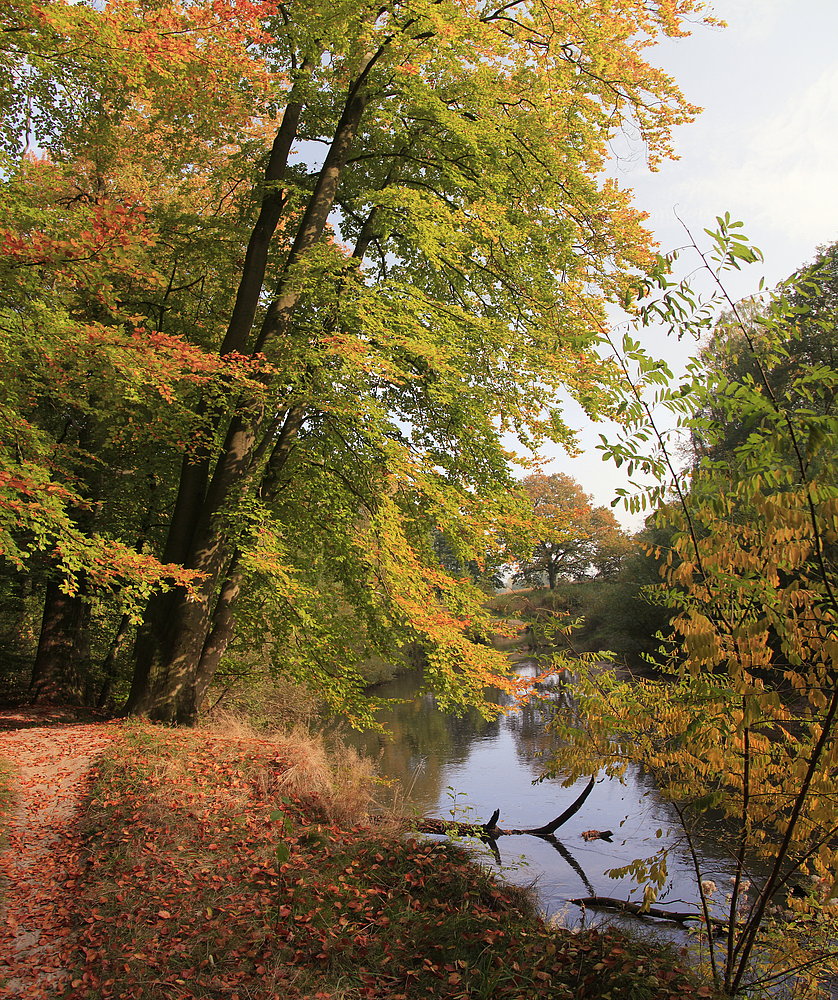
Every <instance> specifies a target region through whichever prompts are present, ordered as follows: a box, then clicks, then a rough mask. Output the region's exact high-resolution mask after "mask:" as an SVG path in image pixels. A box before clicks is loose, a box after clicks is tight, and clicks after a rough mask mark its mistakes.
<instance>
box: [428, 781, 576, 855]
mask: <svg viewBox="0 0 838 1000" xmlns="http://www.w3.org/2000/svg"><path fill="white" fill-rule="evenodd" d="M593 787H594V779H593V778H591V780H590V781H589V782H588V784H587V785H585V787H584V789H583V790H582V793H581V795H579V796H578V797H577V798H576V799H575V800H574V801H573V802H572V803H571V804H570V805H569V806H568V807H567V809H565V811H564V812H563V813H562V814H561V815H560V816H557V817H556V818H555V819H554V820H553V821H552V822H550V823H546V824H545V825H544V826H538V827H534V828H532V829H527V830H503V829H501V827H499V826H498V818H499V817H500V809H495V811H494V812H493V813H492V815H491V818H490V819H489V821H488V823H462V822H460V821H459V820H453V819H421V820H419V822H418V823H417V824H416V829H417V830H418V831H419V832H420V833H437V834H447V835H449V836H455V837H478V838H480V840H497V838H498V837H510V836H515V835H519V834H525V833H526V834H529V835H530V836H531V837H542V838H550V837H552V836H553V834H554V833H555V832H556V830H558V829H559V827H560V826H562V825H563V824H565V823H566V822H567V821H568V820H569V819H570V818H571V816H575V815H576V813H577V812H579V810H580V809H581V808H582V806H583V804H584V802H585V799H587V797H588V796H589V795H590V794H591V792H592V791H593Z"/></svg>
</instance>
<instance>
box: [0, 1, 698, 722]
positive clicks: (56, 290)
mask: <svg viewBox="0 0 838 1000" xmlns="http://www.w3.org/2000/svg"><path fill="white" fill-rule="evenodd" d="M97 6H98V5H91V6H87V5H85V4H73V3H64V2H60V0H53V2H49V3H40V4H37V5H36V4H34V3H32V2H30V0H15V2H14V3H13V4H11V5H7V8H6V9H5V10H4V13H3V15H2V17H3V19H4V32H3V35H2V45H3V46H4V49H5V54H6V56H7V65H8V66H9V67H10V68H9V69H8V71H7V81H6V82H8V84H9V89H8V91H7V93H8V94H10V95H11V99H10V100H8V101H6V102H4V105H3V107H4V109H5V110H6V111H7V112H8V114H7V118H6V121H5V122H4V130H5V131H4V133H3V135H4V140H5V148H6V149H7V151H8V159H7V161H6V164H5V166H4V171H3V175H2V183H3V185H4V186H5V187H6V189H7V191H9V192H12V193H13V195H14V198H13V199H11V201H10V204H11V205H12V211H11V212H10V214H9V215H8V216H7V217H6V218H4V220H3V227H4V239H5V242H4V248H5V253H6V261H7V269H6V271H5V272H4V280H5V284H4V293H3V294H4V296H5V298H4V307H5V309H6V313H5V315H6V316H7V317H8V318H9V319H8V322H7V323H6V332H7V333H8V334H9V337H10V344H11V346H10V347H9V348H8V351H9V352H10V356H12V357H13V358H15V359H16V367H15V368H14V371H15V372H16V376H17V379H18V382H17V384H18V385H19V386H20V388H19V391H18V396H17V405H16V406H13V407H12V408H11V409H10V411H9V412H8V413H7V414H5V415H4V419H7V420H8V421H10V422H11V423H12V424H13V425H15V426H16V427H17V440H18V445H17V450H15V446H12V448H11V449H10V450H9V451H8V452H7V454H6V456H5V461H7V463H8V465H7V470H8V471H7V473H6V475H7V478H6V479H5V480H4V484H5V486H6V488H7V489H8V490H9V491H10V493H9V497H8V502H7V506H6V508H5V509H6V510H7V511H9V512H10V515H9V516H10V522H9V528H8V534H7V540H6V551H7V553H9V554H10V555H11V558H12V559H13V560H16V562H17V564H18V565H19V566H20V567H22V568H23V569H25V568H26V567H28V568H29V570H30V571H31V570H32V568H33V567H36V568H37V570H38V572H39V573H41V574H42V575H43V577H44V579H45V580H46V581H47V583H46V585H45V586H46V605H45V613H44V636H45V641H44V642H43V643H42V651H43V656H42V657H41V658H40V659H41V662H40V666H39V668H38V670H36V674H37V675H39V676H41V677H50V676H53V677H55V676H56V675H57V673H60V670H59V664H58V661H59V660H61V661H62V662H65V661H66V655H67V653H68V650H75V652H76V653H78V650H79V643H80V642H81V641H82V639H81V638H80V633H82V632H84V627H83V623H82V627H81V628H79V627H77V624H74V623H76V622H78V621H79V620H80V619H79V616H78V615H76V616H75V617H73V616H72V615H70V616H67V615H65V614H63V613H59V612H61V607H60V606H61V605H62V603H63V602H66V599H67V598H68V597H70V598H73V599H74V600H77V601H79V602H80V603H81V604H82V605H84V606H85V607H86V608H87V609H88V611H89V610H90V609H93V610H94V612H95V613H99V614H100V618H101V620H102V621H105V620H106V618H107V614H104V612H101V608H102V607H105V608H106V609H108V608H109V609H111V611H110V612H109V613H110V614H111V626H110V627H111V631H112V635H111V638H110V640H108V642H109V643H111V644H112V643H113V642H115V641H117V638H118V637H119V635H125V634H126V628H129V627H130V622H131V620H132V619H136V618H137V617H141V619H142V621H141V624H140V628H139V633H138V636H137V641H136V647H135V654H134V673H133V682H132V687H131V693H130V697H129V700H128V709H129V711H131V712H137V713H144V714H148V715H151V716H152V717H153V718H157V719H161V720H177V721H180V722H187V723H188V722H192V721H194V719H195V717H196V714H197V712H198V710H199V707H200V705H201V702H202V700H203V698H204V695H205V692H206V690H207V686H208V684H209V683H210V681H211V679H212V677H213V675H214V673H215V671H216V669H217V667H218V665H219V662H220V660H221V657H223V656H224V655H225V653H226V651H227V649H228V647H229V645H230V643H231V641H232V639H233V637H234V634H235V629H236V627H237V625H236V622H238V627H239V628H240V629H242V628H244V629H245V630H247V629H250V631H251V632H252V633H253V634H254V635H256V636H258V640H259V642H270V643H273V644H274V649H275V650H277V651H278V652H276V656H277V657H278V663H279V666H281V667H286V668H287V669H290V670H292V671H296V672H298V673H300V674H302V675H304V676H305V677H306V678H307V679H309V680H310V681H312V682H317V683H319V684H320V685H321V687H322V689H323V690H324V692H326V693H330V695H331V696H332V697H334V698H339V699H341V700H342V701H343V702H346V701H347V700H349V701H351V700H352V696H353V694H354V693H355V692H357V689H358V687H359V685H360V681H359V679H358V677H357V674H354V673H353V669H352V658H353V657H355V658H357V656H358V653H359V645H360V646H365V645H369V646H370V647H372V648H378V649H384V650H388V651H392V650H393V649H395V648H398V647H399V646H400V645H403V644H404V643H406V642H413V643H417V642H418V643H420V644H421V645H422V646H423V647H424V649H425V650H426V657H427V662H428V676H429V677H430V678H431V679H432V681H433V682H434V683H435V685H436V687H437V690H438V692H439V693H440V696H441V697H442V698H443V700H444V701H445V700H446V699H447V700H448V702H450V703H458V702H459V703H463V702H474V701H477V702H479V701H481V700H482V692H483V689H484V687H485V685H486V684H487V683H488V682H489V681H492V682H495V683H501V684H502V685H503V686H505V687H509V685H510V683H511V682H509V681H508V680H505V679H503V677H502V676H501V674H502V669H503V661H502V659H501V658H500V657H498V656H497V655H496V654H495V653H494V651H492V650H489V649H486V648H485V647H483V646H481V645H478V644H475V643H474V642H473V641H472V638H471V637H473V636H474V635H475V631H476V630H477V631H479V628H480V625H479V621H480V617H481V612H480V609H479V594H478V593H477V591H475V590H474V589H473V588H470V587H469V586H468V585H467V584H466V583H464V582H463V581H460V580H458V579H456V578H455V577H454V576H451V575H449V574H447V573H446V572H445V571H444V570H442V569H440V567H439V563H438V561H436V560H435V559H434V554H433V551H432V546H431V545H430V543H429V539H430V538H431V537H432V532H433V529H436V530H439V531H442V532H444V534H445V537H446V539H448V540H449V542H450V543H451V544H452V545H454V546H455V547H456V549H457V556H458V558H460V559H461V560H464V561H468V560H469V559H478V560H479V559H481V558H482V556H483V553H484V552H485V549H486V538H487V537H499V536H500V534H501V530H500V527H499V526H500V524H501V522H502V520H503V518H504V515H505V509H506V506H507V503H508V492H509V489H510V486H511V479H510V471H509V466H510V456H509V454H508V452H507V450H506V449H505V447H504V444H503V440H504V437H505V435H507V434H509V433H512V434H514V435H517V437H518V438H519V439H520V440H521V441H522V442H523V444H524V445H525V446H526V447H528V448H537V447H538V446H539V444H540V443H541V442H542V441H544V440H545V439H550V440H553V441H558V442H564V443H569V442H570V441H571V439H572V436H571V433H570V431H569V430H568V428H567V427H566V425H565V424H564V422H563V420H562V418H561V413H560V407H559V403H558V399H559V392H560V390H561V391H569V392H570V393H571V394H572V395H573V396H575V397H576V398H577V399H578V400H579V401H580V402H582V403H583V405H584V406H585V407H586V409H587V410H588V411H589V412H590V413H592V414H596V413H598V412H603V411H606V410H607V409H608V407H609V406H610V405H611V403H612V400H613V398H614V395H615V393H616V392H617V389H618V384H619V373H618V371H617V370H616V368H615V367H614V366H613V365H612V364H611V363H609V362H603V361H602V360H601V359H600V357H599V355H598V354H597V352H596V351H595V350H594V349H593V348H594V345H595V343H596V341H597V338H598V337H599V331H600V329H601V326H602V324H603V321H604V315H603V302H604V301H605V300H606V299H608V298H611V297H616V296H621V295H622V294H624V293H625V291H626V290H627V289H628V287H629V286H630V284H631V282H632V281H633V280H635V279H636V276H637V275H638V273H643V272H644V271H645V270H646V269H648V267H649V266H650V264H651V262H652V259H653V258H652V256H651V254H650V250H649V243H650V239H649V235H648V233H647V232H646V231H645V230H644V229H643V226H642V215H641V214H640V213H639V212H637V211H636V210H635V209H634V208H633V207H632V206H631V203H630V199H629V195H628V193H627V192H625V191H623V190H621V189H620V188H619V186H618V185H617V184H616V183H614V182H613V181H611V180H603V179H602V168H603V166H604V163H605V159H606V155H607V150H608V141H609V139H610V138H611V137H612V136H613V134H614V133H615V131H616V130H618V129H620V128H622V127H623V126H624V125H626V124H629V123H631V125H632V126H633V127H634V128H636V129H638V130H639V133H640V135H641V136H642V137H643V139H644V141H645V142H646V144H647V150H648V157H649V161H650V164H651V165H653V166H654V164H656V163H657V162H658V160H659V159H660V158H661V157H662V156H666V155H668V154H669V152H670V147H669V135H670V129H671V127H672V126H673V125H675V124H679V123H682V122H686V121H688V120H689V119H690V118H691V117H692V115H693V113H694V111H695V109H694V108H692V107H691V106H690V105H689V104H687V103H686V102H685V101H684V99H683V97H682V96H681V94H680V92H679V91H678V88H677V86H676V85H675V83H674V82H673V81H672V80H671V79H670V78H669V77H668V76H667V75H666V74H664V73H662V72H661V71H659V70H657V69H655V68H654V67H653V66H652V65H650V64H649V63H648V62H647V61H646V58H645V56H646V52H647V44H648V42H650V41H654V39H655V38H656V37H658V36H659V35H661V34H666V35H680V34H684V33H685V32H684V28H683V24H684V22H685V20H686V19H691V20H695V19H696V18H699V19H701V18H702V17H704V12H703V6H704V5H703V4H702V3H700V2H699V0H677V2H674V3H673V2H671V0H665V2H664V0H660V2H657V0H656V2H648V0H629V2H627V3H624V4H622V5H620V7H619V8H613V6H612V5H610V4H607V3H604V2H603V0H583V2H582V3H577V4H574V6H573V9H572V10H571V9H569V8H567V7H566V5H565V4H564V3H563V2H559V0H543V2H541V3H539V4H535V5H533V4H526V3H523V2H512V3H492V2H478V3H473V2H466V3H459V2H448V0H411V2H407V3H402V2H396V3H392V4H384V5H383V6H382V5H381V4H375V5H368V4H366V3H365V2H361V0H351V2H349V3H344V4H341V5H339V6H338V7H335V5H334V4H331V5H318V3H316V2H304V3H296V2H287V3H283V2H278V0H252V2H248V3H241V2H235V3H234V2H229V3H228V2H227V0H221V2H219V0H215V2H213V3H208V2H207V3H204V2H196V3H190V4H180V3H176V2H173V0H164V2H162V3H161V2H155V3H145V2H128V0H115V2H114V3H109V4H107V5H105V6H104V8H103V9H97ZM705 20H709V18H705ZM21 109H24V110H23V111H22V110H21ZM35 206H38V208H37V209H36V207H35ZM21 276H27V280H25V281H23V282H20V281H19V279H20V278H21ZM42 315H43V316H48V317H49V323H48V324H47V326H46V327H42V326H41V325H40V323H41V318H42ZM36 328H37V329H38V330H39V331H40V330H41V329H47V330H48V331H49V333H48V334H47V339H46V341H44V340H43V339H42V337H43V334H41V333H38V335H37V336H33V331H34V330H35V329H36ZM59 355H60V356H59ZM33 365H34V367H33ZM29 376H32V379H31V380H30V378H29ZM33 382H34V384H35V386H36V391H35V392H34V393H33V392H32V391H31V389H30V385H31V384H32V383H33ZM114 387H118V391H117V390H116V389H115V388H114ZM47 399H49V400H50V402H49V404H48V405H47V404H46V400H47ZM536 399H537V400H538V402H537V403H536V402H534V401H535V400H536ZM47 410H49V412H46V411H47ZM15 422H16V423H15ZM65 426H68V427H69V428H70V430H69V431H67V432H65V431H64V427H65ZM24 431H25V433H24ZM21 442H24V444H21ZM21 470H25V471H26V475H27V476H28V477H29V478H25V477H21V475H20V473H21ZM117 475H118V476H119V477H120V478H119V479H118V480H116V479H115V477H116V476H117ZM33 482H36V483H37V487H38V491H39V497H40V499H39V501H38V503H39V504H40V505H41V506H33V504H32V503H31V502H30V499H29V497H30V496H31V489H33V488H34V487H31V485H30V484H31V483H33ZM117 482H118V483H119V484H120V485H117ZM27 491H29V492H27ZM45 496H46V497H49V501H48V502H47V501H45V500H43V499H42V498H43V497H45ZM88 511H89V512H95V517H90V516H88V514H87V513H86V512H88ZM21 512H22V513H21ZM22 518H23V520H24V521H25V523H22V520H21V519H22ZM26 518H28V519H29V520H28V521H26V520H25V519H26ZM113 553H117V554H118V556H119V559H118V561H117V562H116V564H115V565H116V566H117V570H118V571H117V570H115V569H114V568H113V566H111V568H110V570H109V572H110V576H106V577H104V578H103V577H102V575H101V572H100V570H98V569H97V567H100V566H101V565H102V563H103V562H104V563H106V564H107V563H109V562H110V563H113V562H114V557H113ZM117 577H118V580H117V579H116V578H117ZM126 595H128V596H127V597H126ZM131 595H133V596H131ZM146 595H150V596H149V599H148V602H147V604H146V606H145V608H144V610H143V611H142V614H141V616H140V615H139V613H138V612H137V607H138V602H140V601H141V600H142V598H143V597H144V596H146ZM324 595H326V597H325V598H324ZM129 597H130V599H129ZM114 608H116V610H117V611H121V613H122V615H123V617H122V619H120V620H119V622H118V624H117V619H116V618H114V617H113V614H114V612H113V609H114ZM76 610H77V611H79V612H80V611H81V608H77V609H76ZM126 616H127V617H126ZM350 623H351V624H350ZM350 634H351V641H350V638H349V637H350ZM106 645H108V644H107V643H106ZM108 648H110V647H108ZM74 655H75V654H74ZM84 658H85V657H84V654H82V656H81V659H82V660H84ZM59 681H60V678H59Z"/></svg>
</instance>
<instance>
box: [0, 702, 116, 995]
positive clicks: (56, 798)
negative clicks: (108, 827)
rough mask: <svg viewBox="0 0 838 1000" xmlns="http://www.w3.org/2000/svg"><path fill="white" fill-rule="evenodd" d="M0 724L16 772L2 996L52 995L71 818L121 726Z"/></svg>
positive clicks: (65, 911) (61, 973)
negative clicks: (94, 767) (95, 762)
mask: <svg viewBox="0 0 838 1000" xmlns="http://www.w3.org/2000/svg"><path fill="white" fill-rule="evenodd" d="M15 725H17V726H20V727H21V728H12V727H14V726H15ZM0 727H2V728H3V729H5V730H6V731H4V732H0V757H3V758H5V760H6V761H7V762H8V763H9V764H10V765H11V766H12V768H13V769H14V771H15V772H16V774H15V775H14V776H13V781H14V784H15V798H16V801H15V805H14V809H13V812H12V816H11V819H10V823H9V828H8V838H7V844H6V845H5V848H4V849H3V851H2V855H0V879H1V880H2V890H1V891H2V897H0V898H2V915H0V997H15V998H20V1000H24V998H25V1000H35V998H38V997H55V996H57V995H58V994H59V993H60V992H61V991H62V988H63V986H64V984H65V982H66V977H67V972H66V970H64V969H62V968H61V958H60V956H61V952H62V950H63V946H64V945H65V944H66V943H67V936H68V934H69V933H70V932H71V926H72V921H71V919H70V916H71V912H72V905H73V899H72V875H71V873H72V871H73V869H74V867H75V865H74V861H75V859H76V857H77V855H78V845H77V844H76V843H75V841H74V838H73V835H72V824H73V821H74V820H75V818H76V816H77V813H78V806H79V802H80V799H81V796H82V794H83V792H84V788H85V778H86V776H87V773H88V771H89V769H90V765H91V763H92V761H93V760H94V758H95V757H96V756H97V755H98V754H99V753H100V752H101V751H102V749H103V748H104V747H105V746H106V745H107V744H108V743H109V742H110V741H111V740H113V739H114V738H115V736H116V735H117V732H118V729H117V727H116V726H115V725H112V724H102V723H93V724H91V723H65V722H54V721H51V720H49V719H45V718H43V717H32V716H14V715H11V714H10V713H2V714H0Z"/></svg>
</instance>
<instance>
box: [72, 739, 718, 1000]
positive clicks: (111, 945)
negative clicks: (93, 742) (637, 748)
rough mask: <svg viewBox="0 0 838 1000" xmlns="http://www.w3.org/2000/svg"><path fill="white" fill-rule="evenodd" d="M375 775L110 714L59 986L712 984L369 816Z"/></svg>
mask: <svg viewBox="0 0 838 1000" xmlns="http://www.w3.org/2000/svg"><path fill="white" fill-rule="evenodd" d="M109 728H110V729H111V732H112V731H113V730H112V727H109ZM371 781H372V776H371V774H370V773H369V770H368V769H367V768H366V766H365V765H364V764H363V762H361V761H360V759H358V758H356V757H353V755H352V753H351V752H347V754H346V755H345V756H344V757H342V758H337V760H336V761H333V762H332V763H331V764H330V763H328V762H327V761H326V759H325V757H324V755H323V752H322V746H320V745H319V744H318V743H317V742H316V741H312V740H311V739H310V738H308V737H305V738H303V737H293V738H287V737H285V738H279V739H277V740H273V739H272V740H266V739H261V738H257V737H254V736H252V735H247V734H244V735H242V734H235V733H231V732H227V733H218V732H207V731H178V730H165V729H160V728H152V727H150V726H144V725H133V724H128V725H125V726H122V727H120V735H119V737H118V738H116V739H114V740H112V742H110V743H109V744H108V745H107V746H106V748H105V751H104V753H103V755H102V756H101V758H100V761H99V763H98V765H97V767H96V770H95V772H94V775H93V782H92V784H91V786H90V790H89V792H88V797H87V801H86V802H85V803H84V805H83V806H82V809H81V812H80V815H79V817H78V820H77V828H76V829H75V830H74V831H73V832H72V837H73V838H74V840H75V845H74V849H73V850H71V851H69V852H68V854H67V857H68V858H69V859H70V866H69V869H68V870H67V872H66V873H65V876H64V878H63V880H62V881H61V888H60V893H61V894H63V896H65V897H66V898H65V899H58V900H56V907H57V909H59V910H60V911H61V912H63V913H66V914H67V919H68V920H70V921H71V923H72V926H71V927H70V928H68V934H67V935H66V937H64V938H63V941H62V949H63V951H62V954H61V961H62V962H63V964H64V966H65V968H66V970H67V974H68V982H69V983H70V984H71V985H70V987H69V992H68V993H67V995H68V996H72V997H73V998H79V1000H81V998H92V997H131V998H138V1000H151V998H155V1000H157V998H160V1000H162V998H164V997H165V998H166V1000H169V998H187V997H189V998H192V997H194V998H199V997H200V998H208V997H220V996H224V997H227V998H230V1000H236V998H237V997H238V998H239V1000H268V998H272V1000H273V998H278V997H282V998H283V1000H303V998H307V1000H312V998H318V1000H327V998H331V1000H355V998H362V997H371V998H380V1000H385V998H386V1000H419V998H428V997H435V998H444V1000H466V998H492V1000H504V998H508V1000H525V998H530V997H532V998H533V1000H535V998H536V997H538V998H544V997H549V998H580V1000H581V998H586V1000H599V998H602V1000H605V998H615V1000H616V998H617V997H620V998H633V1000H644V998H649V1000H652V998H655V1000H659V998H660V1000H666V998H668V997H673V998H674V997H676V996H679V997H680V996H684V995H686V993H688V992H689V993H691V994H692V995H694V996H711V995H712V991H711V990H710V989H709V987H707V986H706V985H702V984H697V983H695V982H693V981H691V980H690V978H689V976H688V974H687V973H686V972H684V971H682V970H681V969H679V968H678V967H677V963H676V962H674V961H673V960H672V958H671V956H669V955H666V954H664V953H661V952H656V951H655V950H654V948H653V946H650V947H649V950H648V951H643V952H640V951H638V948H639V946H638V945H637V943H636V942H631V943H629V942H627V941H624V940H623V939H622V938H619V937H617V936H604V935H597V934H593V933H582V934H572V933H570V932H567V931H560V930H557V929H555V928H551V927H549V926H547V925H545V924H544V923H543V922H542V921H541V920H540V918H539V917H538V916H537V914H536V913H535V911H534V907H533V903H532V899H531V897H530V896H529V895H528V894H527V893H525V892H522V891H521V890H520V889H514V888H509V887H505V886H502V885H499V884H498V883H497V882H496V881H495V880H494V878H493V877H492V876H491V875H490V874H489V873H488V872H487V871H486V870H484V869H483V868H481V867H479V866H477V865H475V864H473V863H472V862H471V861H470V860H469V857H468V855H467V854H466V852H465V851H464V850H463V849H462V848H460V847H458V846H456V845H450V844H448V843H436V842H430V841H427V840H420V839H414V838H412V837H411V836H410V835H409V832H408V831H406V830H405V829H403V828H401V827H400V826H399V825H398V824H396V823H394V822H392V821H389V822H380V821H379V822H372V821H371V820H370V818H369V815H368V813H367V807H368V804H369V803H368V794H369V791H370V789H371V787H372V785H371Z"/></svg>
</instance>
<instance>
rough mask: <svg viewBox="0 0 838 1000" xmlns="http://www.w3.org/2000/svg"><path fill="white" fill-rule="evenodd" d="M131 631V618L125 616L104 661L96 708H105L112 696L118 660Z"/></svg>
mask: <svg viewBox="0 0 838 1000" xmlns="http://www.w3.org/2000/svg"><path fill="white" fill-rule="evenodd" d="M130 629H131V618H130V617H129V616H128V615H123V616H122V618H121V619H120V622H119V627H118V628H117V630H116V634H115V635H114V637H113V639H111V644H110V646H108V651H107V653H106V654H105V659H104V660H103V661H102V686H101V688H100V689H99V697H98V698H97V699H96V707H97V708H104V707H105V706H106V705H107V703H108V700H109V698H110V696H111V691H112V690H113V682H114V680H115V679H116V658H117V656H118V655H119V652H120V650H121V649H122V647H123V646H124V645H125V640H126V639H127V638H128V633H129V631H130Z"/></svg>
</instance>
